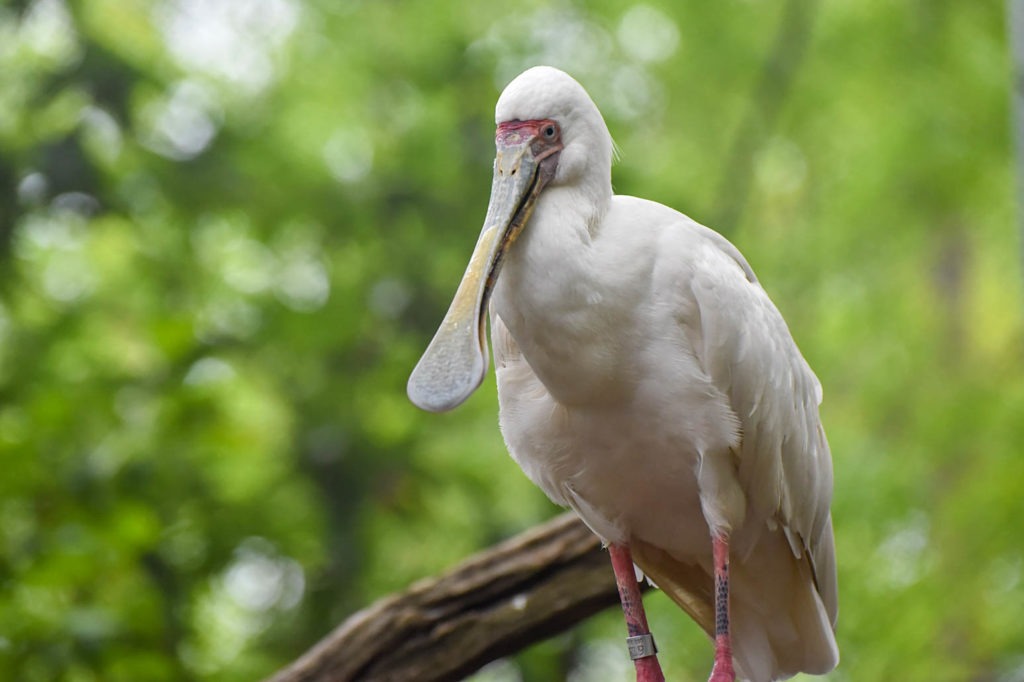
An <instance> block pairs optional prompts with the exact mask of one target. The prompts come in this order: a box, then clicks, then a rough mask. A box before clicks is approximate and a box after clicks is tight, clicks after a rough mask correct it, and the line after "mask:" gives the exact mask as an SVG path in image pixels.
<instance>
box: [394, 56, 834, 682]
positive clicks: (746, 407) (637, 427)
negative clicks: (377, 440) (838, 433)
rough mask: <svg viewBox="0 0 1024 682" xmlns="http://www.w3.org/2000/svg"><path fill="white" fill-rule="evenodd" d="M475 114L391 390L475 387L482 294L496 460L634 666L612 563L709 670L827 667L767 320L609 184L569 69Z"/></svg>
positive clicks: (731, 264)
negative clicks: (701, 651)
mask: <svg viewBox="0 0 1024 682" xmlns="http://www.w3.org/2000/svg"><path fill="white" fill-rule="evenodd" d="M495 119H496V123H497V132H496V146H497V157H496V159H495V163H494V181H493V185H492V189H491V200H490V205H489V208H488V211H487V217H486V220H485V222H484V226H483V230H482V232H481V234H480V237H479V240H478V242H477V246H476V250H475V251H474V253H473V256H472V258H471V260H470V263H469V266H468V267H467V270H466V273H465V275H464V277H463V279H462V282H461V284H460V286H459V288H458V291H457V292H456V294H455V298H454V300H453V301H452V304H451V308H450V309H449V311H448V314H447V316H446V317H445V319H444V321H443V322H442V324H441V327H440V329H439V330H438V332H437V334H436V336H435V337H434V339H433V341H431V344H430V346H429V347H428V348H427V350H426V352H425V353H424V355H423V358H422V359H421V360H420V362H419V364H418V365H417V367H416V369H415V370H414V371H413V374H412V376H411V377H410V379H409V386H408V393H409V396H410V398H411V399H412V401H413V402H414V403H416V404H417V405H419V406H420V407H422V408H424V409H427V410H431V411H442V410H448V409H451V408H453V407H455V406H457V405H458V404H460V403H461V402H462V401H464V400H465V399H466V398H467V397H468V396H469V395H470V394H471V393H472V392H473V391H474V390H475V389H476V388H477V386H479V384H480V382H481V381H482V379H483V377H484V374H485V372H486V370H487V345H486V343H487V342H486V337H485V311H486V309H487V307H488V303H489V306H490V317H491V340H492V345H493V353H494V364H495V370H496V373H497V380H498V400H499V405H500V424H501V429H502V433H503V435H504V438H505V441H506V443H507V445H508V449H509V452H510V453H511V455H512V457H513V458H514V459H515V460H516V461H517V462H518V463H519V465H520V466H521V467H522V469H523V471H524V472H525V473H526V475H527V476H528V477H529V478H530V479H531V480H532V481H533V482H534V483H536V484H537V485H538V486H540V488H541V489H542V490H543V491H544V492H545V493H547V495H548V497H550V498H551V499H552V500H553V501H554V502H556V503H558V504H560V505H564V506H567V507H571V508H572V509H574V510H575V511H576V512H577V513H578V514H579V516H580V517H581V518H582V519H583V521H584V522H586V524H587V525H588V526H589V527H590V528H591V529H592V530H593V531H594V532H595V533H596V534H597V535H598V536H600V537H601V539H602V540H603V541H604V542H605V543H606V544H607V545H609V548H610V550H611V552H612V560H613V565H614V567H615V570H616V575H617V578H618V579H619V583H620V589H622V590H624V594H623V596H624V609H626V612H627V621H628V622H629V625H630V634H631V635H633V637H631V638H630V640H631V644H633V645H635V646H636V647H638V650H636V651H632V654H633V657H634V659H635V660H636V663H637V664H638V668H637V670H638V676H639V677H640V678H642V679H659V678H658V676H659V675H660V674H661V673H660V670H659V669H657V659H656V658H654V657H652V656H650V654H651V653H653V652H652V651H651V650H650V649H651V644H652V642H651V641H650V639H649V635H647V634H646V623H645V622H642V623H639V624H638V621H637V618H636V615H635V613H634V614H632V615H631V613H630V609H632V608H634V607H637V606H638V604H635V603H632V602H633V601H634V600H635V601H637V602H638V598H639V592H638V591H637V590H636V578H635V577H633V575H632V568H633V566H632V564H631V563H630V561H633V562H635V563H636V565H637V566H639V567H640V569H641V570H642V571H643V572H644V573H645V574H646V575H647V576H648V577H649V578H651V579H652V580H653V582H655V583H656V584H657V585H658V586H659V587H660V588H661V589H663V590H664V591H665V592H666V593H668V595H669V596H670V597H671V598H672V599H673V600H674V601H675V602H676V603H678V604H679V606H681V607H682V608H683V609H684V610H685V611H686V612H687V613H688V614H689V615H690V616H691V617H693V619H694V620H696V621H697V623H698V624H700V626H701V627H702V628H703V629H704V630H705V631H706V632H707V633H708V635H710V636H711V637H712V638H713V639H714V640H715V663H714V667H713V669H712V674H711V680H713V681H714V682H721V681H724V680H732V679H735V675H736V674H739V675H740V677H741V678H748V679H750V680H753V681H754V682H762V681H766V680H775V679H782V678H786V677H789V676H792V675H794V674H796V673H798V672H807V673H814V674H823V673H826V672H828V671H830V670H832V669H833V668H834V667H835V666H836V664H837V662H838V657H839V651H838V647H837V645H836V640H835V635H834V627H835V622H836V613H837V601H838V599H837V585H836V567H835V548H834V541H833V535H832V519H831V514H830V511H829V505H830V502H831V497H832V462H831V455H830V453H829V448H828V442H827V441H826V439H825V433H824V430H823V429H822V426H821V422H820V420H819V415H818V406H819V404H820V402H821V386H820V384H819V383H818V380H817V378H816V377H815V375H814V373H813V372H812V371H811V369H810V367H809V366H808V365H807V362H806V361H805V360H804V358H803V356H802V355H801V354H800V351H799V350H798V349H797V346H796V344H795V343H794V341H793V339H792V337H791V335H790V332H789V329H788V328H787V326H786V323H785V321H784V320H783V319H782V316H781V314H780V313H779V311H778V310H777V309H776V307H775V306H774V305H773V304H772V302H771V300H770V299H769V298H768V295H767V294H766V293H765V291H764V289H762V288H761V285H760V284H759V283H758V280H757V278H756V277H755V275H754V273H753V271H752V270H751V268H750V266H749V265H748V264H747V261H746V260H745V259H744V257H743V256H742V255H741V254H740V252H739V251H738V250H737V249H736V247H735V246H733V245H732V244H731V243H730V242H729V241H727V240H726V239H725V238H724V237H722V236H721V235H719V234H718V233H716V232H714V231H712V230H710V229H709V228H706V227H704V226H702V225H699V224H698V223H696V222H694V221H693V220H691V219H690V218H688V217H686V216H685V215H683V214H681V213H678V212H677V211H674V210H672V209H670V208H667V207H665V206H662V205H660V204H657V203H654V202H651V201H646V200H644V199H638V198H635V197H630V196H617V195H613V193H612V185H611V164H612V138H611V135H610V134H609V132H608V128H607V126H606V125H605V122H604V119H603V118H602V117H601V114H600V112H599V111H598V109H597V107H596V105H595V104H594V103H593V101H592V100H591V99H590V97H589V96H588V95H587V93H586V91H585V90H584V89H583V87H582V86H580V84H579V83H577V82H576V81H575V80H573V79H572V78H571V77H570V76H568V75H567V74H565V73H563V72H562V71H559V70H557V69H554V68H551V67H544V66H539V67H535V68H532V69H530V70H528V71H526V72H524V73H523V74H521V75H520V76H518V77H517V78H516V79H514V80H513V81H512V82H511V83H510V84H509V85H508V86H507V87H506V88H505V90H504V92H502V94H501V96H500V98H499V99H498V103H497V107H496V111H495ZM499 275H500V276H499ZM627 574H628V575H627ZM628 583H631V586H630V585H629V584H628ZM640 609H641V612H640V616H641V618H642V606H640ZM632 648H633V647H631V650H632ZM640 664H645V665H646V664H650V665H651V666H653V670H655V672H647V671H648V670H650V669H652V668H641V665H640ZM734 665H735V672H734V667H733V666H734ZM647 675H650V677H645V676H647Z"/></svg>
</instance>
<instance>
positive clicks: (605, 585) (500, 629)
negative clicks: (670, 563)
mask: <svg viewBox="0 0 1024 682" xmlns="http://www.w3.org/2000/svg"><path fill="white" fill-rule="evenodd" d="M617 603H618V593H617V592H616V589H615V580H614V577H613V574H612V570H611V567H610V566H609V564H608V557H607V555H606V554H605V552H604V551H603V550H602V549H601V546H600V541H599V540H598V539H597V537H596V536H595V535H594V534H593V533H591V532H590V530H589V529H588V528H587V527H586V526H584V525H583V523H582V522H580V521H579V519H578V518H577V517H576V515H575V514H571V513H570V514H563V515H562V516H559V517H557V518H556V519H554V520H552V521H550V522H548V523H545V524H543V525H540V526H537V527H536V528H533V529H531V530H529V531H527V532H525V533H522V534H521V535H518V536H516V537H514V538H512V539H510V540H507V541H506V542H504V543H501V544H499V545H497V546H495V547H493V548H491V549H489V550H487V551H484V552H481V553H480V554H477V555H475V556H473V557H471V558H469V559H467V560H466V561H465V562H464V563H462V564H461V565H459V566H456V567H455V568H454V569H452V570H451V571H449V572H448V573H445V574H444V575H441V576H440V577H437V578H430V579H427V580H423V581H420V582H418V583H416V584H414V585H412V586H411V587H410V588H409V589H407V590H405V591H404V592H401V593H398V594H394V595H391V596H389V597H385V598H384V599H381V600H380V601H378V602H377V603H375V604H373V605H371V606H369V607H368V608H366V609H364V610H362V611H360V612H358V613H356V614H354V615H352V616H351V617H349V618H348V620H346V621H345V622H344V623H342V624H341V625H339V626H338V628H337V629H335V630H334V632H332V633H330V634H329V635H327V637H325V638H324V639H323V640H321V641H320V642H319V643H318V644H317V645H316V646H314V647H313V648H312V649H310V650H309V651H308V652H306V653H305V654H304V655H302V656H301V657H300V658H299V659H298V660H296V661H295V662H293V663H292V664H290V665H289V666H287V667H286V668H284V669H283V670H281V671H280V672H278V673H277V674H276V675H275V676H274V677H273V678H272V679H271V681H270V682H327V681H328V680H330V681H331V682H342V681H348V680H389V681H393V682H399V681H402V680H416V681H417V682H438V681H440V680H457V679H461V678H463V677H465V676H466V675H468V674H470V673H472V672H473V671H475V670H477V669H478V668H480V667H481V666H483V665H484V664H486V663H488V662H490V661H493V660H496V659H498V658H501V657H503V656H507V655H509V654H512V653H515V652H516V651H519V650H521V649H523V648H525V647H526V646H528V645H530V644H532V643H534V642H537V641H540V640H543V639H546V638H548V637H550V636H552V635H554V634H557V633H559V632H562V631H563V630H566V629H568V628H570V627H571V626H573V625H575V624H576V623H578V622H580V621H581V620H584V619H585V618H587V617H589V616H591V615H593V614H594V613H597V612H598V611H600V610H602V609H604V608H607V607H608V606H612V605H614V604H617ZM623 655H625V653H623Z"/></svg>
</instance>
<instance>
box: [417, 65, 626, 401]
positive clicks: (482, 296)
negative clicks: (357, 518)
mask: <svg viewBox="0 0 1024 682" xmlns="http://www.w3.org/2000/svg"><path fill="white" fill-rule="evenodd" d="M495 122H496V123H497V125H498V129H497V131H496V133H495V140H494V141H495V146H496V147H497V155H496V156H495V159H494V181H493V183H492V185H491V201H490V205H489V206H488V207H487V217H486V218H485V219H484V227H483V230H482V231H481V232H480V238H479V239H478V240H477V243H476V249H475V250H474V251H473V256H472V258H471V259H470V262H469V266H467V268H466V273H465V274H464V275H463V277H462V282H461V283H460V284H459V289H458V291H456V292H455V298H454V299H453V300H452V304H451V307H450V308H449V309H448V314H447V315H446V316H445V318H444V321H443V322H441V327H440V328H439V329H438V330H437V334H435V335H434V339H433V340H432V341H431V342H430V345H429V346H428V347H427V350H426V351H425V352H424V353H423V357H422V358H420V361H419V364H417V365H416V369H414V370H413V372H412V375H411V376H410V377H409V385H408V389H407V390H408V393H409V398H410V399H412V401H413V402H414V403H416V404H417V405H419V406H420V407H422V408H424V409H427V410H431V411H435V412H437V411H442V410H449V409H451V408H453V407H455V406H457V405H459V404H460V403H461V402H462V401H464V400H465V399H466V398H468V397H469V395H470V394H471V393H472V392H473V391H474V390H476V388H477V386H479V385H480V382H481V381H483V378H484V374H485V373H486V372H487V341H486V336H485V329H484V323H485V320H486V310H487V302H488V299H489V298H490V293H491V290H492V289H493V288H494V283H495V282H496V281H497V278H498V273H499V272H500V270H501V264H502V260H503V258H504V256H505V253H506V252H507V251H508V249H509V248H511V247H512V244H513V243H514V242H515V240H516V237H518V236H519V234H520V232H522V230H523V229H529V226H528V223H529V221H530V216H531V215H532V214H533V209H534V207H535V206H536V204H537V200H538V199H539V198H540V196H541V194H542V192H543V191H544V190H545V188H547V187H550V188H552V190H554V189H555V188H557V189H558V190H560V191H569V192H572V198H571V201H572V202H574V203H576V204H577V205H581V206H589V207H590V208H592V209H593V210H594V211H595V212H601V211H603V210H604V208H605V207H606V206H607V204H608V202H609V201H610V200H611V195H612V185H611V167H612V137H611V135H610V134H609V133H608V127H607V126H606V125H605V123H604V119H603V118H601V112H599V111H598V110H597V106H596V105H595V104H594V102H593V100H591V99H590V96H589V95H588V94H587V92H586V90H584V89H583V86H581V85H580V84H579V83H577V82H576V81H575V80H573V79H572V78H571V77H570V76H569V75H568V74H566V73H564V72H562V71H559V70H558V69H554V68H551V67H550V66H537V67H534V68H532V69H529V70H528V71H525V72H523V73H522V74H520V75H519V76H517V77H516V79H515V80H513V81H512V82H511V83H509V84H508V86H507V87H506V88H505V90H504V92H502V93H501V97H499V98H498V104H497V106H496V107H495Z"/></svg>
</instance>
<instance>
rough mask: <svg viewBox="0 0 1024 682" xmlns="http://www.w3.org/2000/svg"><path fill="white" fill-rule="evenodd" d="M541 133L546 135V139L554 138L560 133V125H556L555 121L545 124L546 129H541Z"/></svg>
mask: <svg viewBox="0 0 1024 682" xmlns="http://www.w3.org/2000/svg"><path fill="white" fill-rule="evenodd" d="M541 134H542V135H544V139H546V140H553V139H555V136H557V135H558V126H556V125H555V124H554V123H549V124H547V125H546V126H544V129H543V130H542V131H541Z"/></svg>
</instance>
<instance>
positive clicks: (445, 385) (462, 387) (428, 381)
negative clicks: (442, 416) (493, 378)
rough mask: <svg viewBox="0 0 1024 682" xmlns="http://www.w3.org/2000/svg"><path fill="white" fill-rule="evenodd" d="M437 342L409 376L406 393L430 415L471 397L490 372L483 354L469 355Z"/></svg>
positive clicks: (471, 353)
mask: <svg viewBox="0 0 1024 682" xmlns="http://www.w3.org/2000/svg"><path fill="white" fill-rule="evenodd" d="M437 341H438V339H437V338H436V337H435V340H434V342H432V343H431V344H430V346H429V347H428V348H427V352H426V353H424V354H423V357H422V358H420V361H419V363H418V364H417V365H416V368H415V369H413V371H412V374H411V375H410V376H409V383H408V384H407V385H406V394H407V395H408V396H409V400H411V401H412V403H413V404H414V405H416V407H419V408H420V409H423V410H426V411H428V412H447V411H448V410H452V409H454V408H456V407H458V406H459V405H461V404H462V403H463V402H465V401H466V399H467V398H469V396H470V395H472V394H473V391H475V390H476V389H477V388H478V387H479V386H480V384H481V383H482V382H483V380H484V375H485V374H486V373H487V356H486V354H485V353H484V351H482V350H479V349H477V350H476V352H469V353H467V352H466V351H465V349H459V348H457V347H453V346H452V345H451V344H446V343H444V340H442V343H440V344H439V343H437Z"/></svg>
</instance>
